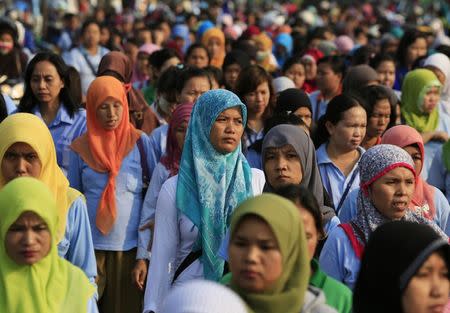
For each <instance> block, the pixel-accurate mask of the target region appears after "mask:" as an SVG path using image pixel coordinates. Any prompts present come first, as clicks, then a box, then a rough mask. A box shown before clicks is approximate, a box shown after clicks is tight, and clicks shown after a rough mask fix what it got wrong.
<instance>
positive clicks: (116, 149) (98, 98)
mask: <svg viewBox="0 0 450 313" xmlns="http://www.w3.org/2000/svg"><path fill="white" fill-rule="evenodd" d="M109 97H112V98H114V99H116V100H119V101H120V102H121V103H122V106H123V113H122V121H121V122H120V124H119V126H118V127H117V128H115V129H114V130H106V129H104V128H103V127H102V126H101V125H100V124H99V122H98V121H97V117H96V112H97V108H98V107H99V106H100V105H102V103H103V102H104V101H105V100H106V99H107V98H109ZM86 110H87V132H86V133H85V134H84V135H82V136H81V137H79V138H77V139H76V140H75V141H74V142H73V143H72V145H71V148H72V150H74V151H75V152H77V153H78V154H79V155H80V157H81V158H82V159H83V161H84V162H86V163H87V165H88V166H89V167H90V168H92V169H93V170H95V171H97V172H108V173H109V178H108V182H107V184H106V187H105V189H104V190H103V194H102V197H101V199H100V202H99V204H98V208H97V218H96V225H97V228H98V229H99V230H100V231H101V232H102V234H108V233H109V232H110V230H111V228H112V227H113V225H114V222H115V220H116V216H117V208H116V198H115V197H116V193H115V190H116V176H117V174H118V173H119V170H120V166H121V164H122V160H123V159H124V158H125V156H126V155H128V153H130V151H131V150H132V149H133V147H134V145H135V144H136V141H137V140H138V139H139V137H140V136H141V132H140V131H138V130H137V129H136V128H134V126H133V125H132V124H131V123H130V121H129V114H128V101H127V96H126V91H125V87H124V84H123V83H121V82H120V81H119V80H117V79H116V78H114V77H112V76H101V77H98V78H96V79H95V80H94V81H93V82H92V83H91V85H90V86H89V89H88V92H87V99H86Z"/></svg>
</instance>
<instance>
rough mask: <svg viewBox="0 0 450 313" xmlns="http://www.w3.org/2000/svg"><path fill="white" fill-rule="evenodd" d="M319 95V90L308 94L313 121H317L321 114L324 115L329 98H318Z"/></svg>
mask: <svg viewBox="0 0 450 313" xmlns="http://www.w3.org/2000/svg"><path fill="white" fill-rule="evenodd" d="M319 96H320V90H316V91H314V92H312V93H310V94H309V101H311V107H312V114H313V115H312V117H313V120H314V121H316V122H317V121H318V120H319V118H321V117H322V115H325V112H327V108H328V102H330V100H324V99H321V100H319Z"/></svg>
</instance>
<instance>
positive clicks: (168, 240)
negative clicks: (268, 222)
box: [144, 89, 265, 312]
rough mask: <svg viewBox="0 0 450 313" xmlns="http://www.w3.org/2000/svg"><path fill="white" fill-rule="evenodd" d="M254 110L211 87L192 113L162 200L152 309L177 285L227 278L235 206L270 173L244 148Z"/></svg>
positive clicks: (147, 304)
mask: <svg viewBox="0 0 450 313" xmlns="http://www.w3.org/2000/svg"><path fill="white" fill-rule="evenodd" d="M246 121H247V110H246V107H245V105H244V104H243V103H242V102H241V100H240V99H239V97H238V96H236V95H235V94H234V93H232V92H230V91H227V90H221V89H219V90H211V91H208V92H206V93H204V94H203V95H202V96H200V97H199V98H198V100H197V102H196V104H195V106H194V109H193V111H192V115H191V119H190V121H189V126H188V130H187V134H186V139H185V143H184V147H183V154H182V157H181V162H180V169H179V173H178V175H176V176H174V177H172V178H170V179H169V180H167V181H166V182H165V183H164V185H163V186H162V188H161V191H160V194H159V198H158V201H157V204H156V219H155V234H154V241H153V246H152V257H151V261H150V269H149V278H148V280H147V288H146V291H145V298H144V312H150V311H154V312H158V310H159V308H160V307H161V303H162V302H163V301H164V298H165V296H166V294H167V292H168V290H169V288H170V287H171V285H172V284H173V285H179V284H181V283H183V282H185V281H188V280H191V279H194V278H206V279H209V280H215V281H217V280H219V279H220V278H221V276H222V273H223V269H224V261H223V260H222V259H221V258H220V257H219V256H218V253H217V252H218V250H219V248H220V244H221V242H222V240H223V239H224V237H225V233H226V230H227V227H228V226H229V224H230V216H231V213H232V212H233V210H234V208H235V207H236V206H237V205H239V204H240V203H241V202H242V201H244V200H245V199H246V198H248V197H250V196H252V195H254V194H259V193H261V192H262V189H263V188H264V183H265V180H264V174H263V173H262V172H261V171H260V170H255V169H251V168H250V166H249V165H248V163H247V160H246V159H245V157H244V155H243V154H242V152H241V137H242V134H243V132H244V128H245V124H246Z"/></svg>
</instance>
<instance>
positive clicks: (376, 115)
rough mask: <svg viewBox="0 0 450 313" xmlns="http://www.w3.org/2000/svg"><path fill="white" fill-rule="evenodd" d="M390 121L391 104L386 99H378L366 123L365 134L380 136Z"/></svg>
mask: <svg viewBox="0 0 450 313" xmlns="http://www.w3.org/2000/svg"><path fill="white" fill-rule="evenodd" d="M390 121H391V104H390V103H389V100H388V99H382V100H378V101H377V102H376V103H375V105H374V107H373V111H372V114H371V115H370V118H369V120H368V123H367V130H366V136H367V137H369V138H374V137H380V136H381V135H382V134H383V133H384V131H385V130H386V128H387V127H388V125H389V122H390Z"/></svg>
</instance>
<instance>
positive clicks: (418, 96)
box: [401, 69, 441, 133]
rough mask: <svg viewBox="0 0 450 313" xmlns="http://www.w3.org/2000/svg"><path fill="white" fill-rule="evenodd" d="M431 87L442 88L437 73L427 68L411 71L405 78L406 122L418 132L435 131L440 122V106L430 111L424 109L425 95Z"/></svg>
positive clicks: (403, 113) (404, 108)
mask: <svg viewBox="0 0 450 313" xmlns="http://www.w3.org/2000/svg"><path fill="white" fill-rule="evenodd" d="M431 87H439V89H440V88H441V83H440V82H439V80H438V79H437V77H436V75H434V73H433V72H432V71H430V70H427V69H417V70H413V71H410V72H409V73H408V74H407V75H406V76H405V79H404V80H403V86H402V100H401V109H402V115H403V117H404V118H405V121H406V124H408V125H409V126H411V127H413V128H415V129H416V130H417V131H418V132H420V133H423V132H428V131H434V130H436V128H437V127H438V124H439V111H438V108H437V107H436V108H434V110H433V111H432V112H431V113H430V114H427V113H424V112H423V110H422V106H423V97H424V96H425V94H426V93H427V92H428V90H429V89H430V88H431Z"/></svg>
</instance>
